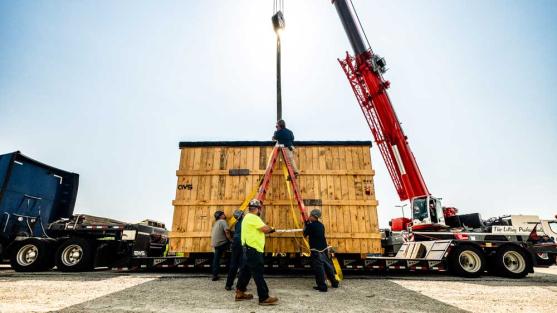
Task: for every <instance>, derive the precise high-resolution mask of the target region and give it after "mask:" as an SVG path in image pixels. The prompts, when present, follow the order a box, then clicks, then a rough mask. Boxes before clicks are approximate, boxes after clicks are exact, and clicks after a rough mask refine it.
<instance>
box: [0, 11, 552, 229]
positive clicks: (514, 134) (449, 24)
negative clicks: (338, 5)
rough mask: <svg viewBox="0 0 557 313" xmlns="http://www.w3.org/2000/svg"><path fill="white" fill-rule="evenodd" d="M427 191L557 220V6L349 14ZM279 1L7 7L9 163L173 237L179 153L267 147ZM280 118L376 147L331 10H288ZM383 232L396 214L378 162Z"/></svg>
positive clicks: (1, 112)
mask: <svg viewBox="0 0 557 313" xmlns="http://www.w3.org/2000/svg"><path fill="white" fill-rule="evenodd" d="M354 4H355V6H356V8H357V10H358V13H359V15H360V18H361V19H362V22H363V26H364V29H365V30H366V32H367V35H368V38H369V40H370V42H371V45H372V47H373V49H374V51H375V52H377V53H378V54H380V55H381V56H384V57H385V58H386V60H387V63H388V67H389V71H388V72H387V74H386V75H385V77H386V79H388V80H390V81H391V83H392V85H391V89H390V97H391V99H392V101H393V104H394V106H395V109H396V111H397V114H398V116H399V119H400V120H401V122H402V123H403V128H404V130H405V132H406V134H407V135H408V137H409V140H410V145H411V146H412V149H413V151H414V154H415V156H416V158H417V160H418V163H419V164H420V167H421V170H422V173H423V175H424V176H425V179H426V182H427V183H428V187H429V189H430V191H431V192H432V193H434V194H435V195H437V196H440V197H442V198H443V199H444V203H445V204H446V205H453V206H456V207H458V208H460V210H461V212H476V211H479V212H481V213H482V215H483V216H484V217H489V216H494V215H500V214H507V213H523V214H538V215H541V216H544V217H551V216H553V215H554V214H556V213H557V170H556V167H555V161H556V160H557V101H556V99H557V97H556V93H557V91H556V90H557V89H556V86H557V2H555V1H550V0H547V1H497V0H495V1H488V2H486V1H477V0H475V1H369V0H368V1H363V0H354ZM271 11H272V1H270V0H269V1H246V0H236V1H225V0H220V1H217V0H204V1H0V153H7V152H11V151H14V150H21V151H22V152H23V153H24V154H26V155H28V156H30V157H32V158H35V159H38V160H41V161H43V162H45V163H48V164H52V165H55V166H57V167H60V168H63V169H66V170H70V171H74V172H77V173H80V175H81V185H80V191H79V197H78V202H77V210H76V211H79V212H84V213H91V214H96V215H100V216H110V217H114V218H118V219H123V220H129V221H135V220H141V219H143V218H153V219H159V220H163V221H165V222H167V224H170V222H171V219H172V206H171V201H172V199H173V198H174V192H175V183H176V177H175V170H176V169H177V166H178V159H179V150H178V148H177V146H178V142H179V141H181V140H186V141H195V140H267V139H269V137H270V136H271V134H272V131H273V129H274V118H275V98H274V95H275V89H274V88H275V85H274V75H275V72H274V40H275V39H274V33H273V31H272V27H271V23H270V15H271ZM286 20H287V30H286V33H285V36H284V39H283V49H284V50H283V102H284V117H285V119H286V121H287V124H288V126H289V128H291V129H292V130H293V131H294V132H295V134H296V137H297V138H298V139H300V140H367V139H370V138H371V135H370V132H369V129H368V128H367V124H366V123H365V120H364V118H363V116H362V114H361V112H360V110H359V108H358V106H357V103H356V100H355V98H354V96H353V94H352V91H351V90H350V88H349V85H348V83H347V81H346V78H345V77H344V74H343V73H342V71H341V69H340V67H339V66H338V63H337V62H336V58H338V57H341V56H343V54H344V52H345V51H346V50H348V49H349V48H350V45H349V43H348V41H347V39H346V36H345V34H344V32H343V29H342V26H341V24H340V22H339V20H338V17H337V16H336V12H335V10H334V8H333V6H332V5H331V4H330V1H325V0H323V1H318V0H312V1H309V0H307V1H300V0H296V1H288V0H287V1H286ZM372 154H373V156H372V158H373V166H374V168H375V169H376V177H375V187H376V192H377V198H378V200H379V202H380V208H379V217H380V222H381V224H382V225H383V226H386V224H387V221H388V219H390V218H391V217H395V216H398V215H399V214H400V213H399V210H398V209H395V208H394V205H396V204H399V201H398V198H397V196H396V193H395V191H394V187H393V186H392V183H391V181H390V179H389V177H388V174H387V172H386V169H385V166H384V164H383V161H382V159H381V157H380V155H379V153H378V151H377V150H376V149H375V148H374V149H373V150H372Z"/></svg>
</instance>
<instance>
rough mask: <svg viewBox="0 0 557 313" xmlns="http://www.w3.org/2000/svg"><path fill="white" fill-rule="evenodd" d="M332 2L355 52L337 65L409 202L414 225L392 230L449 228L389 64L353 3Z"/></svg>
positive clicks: (398, 224) (401, 222) (401, 223)
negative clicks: (392, 89)
mask: <svg viewBox="0 0 557 313" xmlns="http://www.w3.org/2000/svg"><path fill="white" fill-rule="evenodd" d="M332 3H333V5H334V6H335V8H336V10H337V13H338V15H339V17H340V20H341V22H342V25H343V27H344V30H345V32H346V34H347V36H348V39H349V41H350V44H351V46H352V50H353V51H354V56H351V55H350V54H349V53H348V52H347V53H346V57H345V58H343V59H339V60H338V61H339V63H340V65H341V66H342V69H343V70H344V72H345V73H346V77H347V78H348V81H349V82H350V86H351V87H352V90H353V91H354V94H355V95H356V99H357V100H358V103H359V104H360V107H361V109H362V112H363V113H364V116H365V118H366V121H367V123H368V125H369V127H370V129H371V132H372V134H373V137H374V139H375V142H376V144H377V146H378V147H379V150H380V151H381V155H382V156H383V159H384V160H385V164H386V165H387V169H388V171H389V174H390V176H391V179H392V181H393V183H394V185H395V188H396V191H397V193H398V196H399V197H400V200H401V201H405V200H410V205H411V208H412V209H411V210H412V220H409V219H406V218H397V219H393V220H392V221H391V227H392V229H393V230H402V229H406V227H407V225H408V224H409V223H410V222H411V225H412V227H413V229H427V228H439V227H443V226H445V220H444V214H443V207H442V206H441V201H440V199H438V198H435V197H433V196H431V194H430V192H429V190H428V189H427V186H426V183H425V181H424V178H423V176H422V173H421V172H420V168H419V167H418V163H417V162H416V159H415V158H414V154H413V153H412V150H411V149H410V145H409V144H408V138H407V137H406V135H405V134H404V131H403V130H402V127H401V125H400V122H399V120H398V117H397V115H396V113H395V110H394V108H393V105H392V103H391V100H390V99H389V95H388V94H387V89H388V88H389V85H390V82H389V81H387V80H385V79H384V78H383V74H384V73H385V71H386V70H387V69H386V62H385V59H384V58H382V57H380V56H378V55H377V54H375V53H374V52H373V50H372V49H371V48H370V45H369V42H368V41H367V37H365V33H364V32H363V31H362V27H361V24H360V21H359V18H358V15H357V13H356V11H355V9H354V6H353V5H352V1H351V0H332ZM362 34H363V36H362ZM364 37H365V39H366V40H365V41H364Z"/></svg>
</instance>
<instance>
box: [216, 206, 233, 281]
mask: <svg viewBox="0 0 557 313" xmlns="http://www.w3.org/2000/svg"><path fill="white" fill-rule="evenodd" d="M214 216H215V220H216V221H215V223H214V224H213V229H212V231H211V246H212V247H213V249H215V254H214V256H213V265H212V267H211V270H212V273H213V278H212V280H213V281H216V280H219V270H220V259H221V257H222V255H223V254H224V252H225V251H226V250H228V247H229V246H230V241H231V238H230V231H229V230H228V224H227V223H226V215H225V214H224V212H223V211H216V212H215V215H214Z"/></svg>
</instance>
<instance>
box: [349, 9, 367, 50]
mask: <svg viewBox="0 0 557 313" xmlns="http://www.w3.org/2000/svg"><path fill="white" fill-rule="evenodd" d="M350 5H351V6H352V11H353V12H354V14H355V15H356V19H357V20H358V25H360V30H361V31H362V33H364V38H365V39H366V42H367V47H368V49H370V50H371V45H370V44H369V40H367V34H366V31H365V30H364V28H363V27H362V21H360V17H359V16H358V12H356V8H355V7H354V3H352V0H350ZM372 52H373V51H372Z"/></svg>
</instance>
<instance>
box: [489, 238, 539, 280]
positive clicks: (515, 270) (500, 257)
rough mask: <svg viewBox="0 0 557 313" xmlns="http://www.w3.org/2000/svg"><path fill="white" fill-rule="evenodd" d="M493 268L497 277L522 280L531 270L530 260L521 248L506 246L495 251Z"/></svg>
mask: <svg viewBox="0 0 557 313" xmlns="http://www.w3.org/2000/svg"><path fill="white" fill-rule="evenodd" d="M493 266H494V272H495V273H496V274H497V275H499V276H503V277H509V278H523V277H526V275H528V273H529V272H531V270H532V259H531V258H530V257H529V255H528V253H527V252H526V251H525V250H524V249H523V248H521V247H517V246H514V245H506V246H502V247H500V248H499V249H497V251H496V253H495V259H494V260H493Z"/></svg>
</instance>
